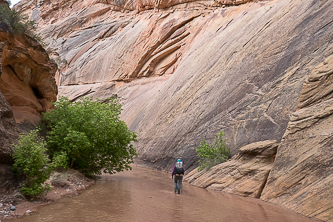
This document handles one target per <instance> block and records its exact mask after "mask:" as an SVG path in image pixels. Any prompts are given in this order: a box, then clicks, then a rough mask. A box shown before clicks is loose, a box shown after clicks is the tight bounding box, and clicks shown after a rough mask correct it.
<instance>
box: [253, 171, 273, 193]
mask: <svg viewBox="0 0 333 222" xmlns="http://www.w3.org/2000/svg"><path fill="white" fill-rule="evenodd" d="M270 172H271V171H268V172H267V174H266V175H265V179H264V180H263V182H262V183H261V184H260V186H259V189H258V192H257V193H256V195H255V198H258V199H259V198H260V197H261V194H262V191H263V190H264V188H265V186H266V184H267V179H268V176H269V173H270Z"/></svg>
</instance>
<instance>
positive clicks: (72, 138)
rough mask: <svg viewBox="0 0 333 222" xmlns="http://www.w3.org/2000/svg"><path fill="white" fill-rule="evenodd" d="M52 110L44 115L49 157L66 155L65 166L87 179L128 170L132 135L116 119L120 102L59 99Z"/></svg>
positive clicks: (117, 118)
mask: <svg viewBox="0 0 333 222" xmlns="http://www.w3.org/2000/svg"><path fill="white" fill-rule="evenodd" d="M55 106H56V109H55V110H52V111H50V112H47V113H44V115H43V118H42V120H43V121H44V122H45V124H46V126H47V128H48V131H47V133H46V138H47V146H48V150H49V154H50V156H51V158H52V159H53V160H54V159H55V158H57V156H59V155H60V154H61V155H64V153H65V154H66V157H67V165H68V166H70V167H71V168H75V169H78V170H80V171H81V172H83V173H85V174H86V175H88V176H90V175H93V174H101V171H102V169H103V172H105V173H110V174H113V173H115V172H120V171H123V170H127V169H131V167H130V165H129V164H131V163H133V157H134V156H135V155H136V150H135V148H134V147H133V145H132V144H131V143H132V142H134V141H137V140H136V134H135V133H134V132H131V131H130V130H129V129H128V127H127V125H126V124H125V122H124V121H121V120H120V119H119V115H120V113H121V105H120V103H119V102H118V101H117V100H116V99H114V98H111V99H109V100H108V102H106V103H103V102H101V101H100V100H97V101H93V100H92V99H90V98H84V99H82V101H78V102H75V103H73V102H71V101H70V100H68V98H65V97H62V98H61V99H60V100H59V101H58V102H56V103H55Z"/></svg>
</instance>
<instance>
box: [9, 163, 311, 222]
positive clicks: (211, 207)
mask: <svg viewBox="0 0 333 222" xmlns="http://www.w3.org/2000/svg"><path fill="white" fill-rule="evenodd" d="M10 221H28V222H29V221H34V222H35V221H57V222H58V221H70V222H74V221H80V222H81V221H120V222H122V221H124V222H125V221H126V222H127V221H135V222H141V221H142V222H147V221H190V222H192V221H193V222H196V221H209V222H211V221H228V222H238V221H239V222H243V221H246V222H251V221H255V222H258V221H260V222H262V221H269V222H275V221H276V222H284V221H285V222H289V221H290V222H297V221H302V222H306V221H312V220H310V219H307V218H304V217H301V216H299V215H297V214H294V213H291V212H289V211H286V210H284V209H281V208H279V207H276V206H274V205H271V204H268V203H265V202H262V201H260V200H257V199H252V198H242V197H239V196H234V195H230V194H222V193H217V192H214V191H207V190H204V189H200V188H197V187H193V186H190V185H188V184H186V183H184V184H183V192H182V194H180V195H178V194H174V192H173V181H172V179H171V178H170V176H169V174H166V173H163V172H159V171H155V170H149V169H145V168H139V167H135V168H134V170H133V171H129V172H123V173H119V174H115V175H103V176H102V178H101V180H99V181H98V182H97V183H96V185H94V186H92V187H91V188H90V189H88V190H86V191H84V192H82V194H81V195H79V196H77V197H75V198H68V197H65V198H63V199H61V200H60V201H59V202H57V203H53V204H50V205H47V206H45V207H42V208H41V209H40V210H39V212H37V213H36V214H34V215H31V216H24V217H22V218H19V219H15V220H10Z"/></svg>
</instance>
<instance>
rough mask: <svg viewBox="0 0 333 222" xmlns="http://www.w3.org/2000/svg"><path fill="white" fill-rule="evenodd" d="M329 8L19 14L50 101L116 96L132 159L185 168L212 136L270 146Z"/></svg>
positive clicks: (60, 9)
mask: <svg viewBox="0 0 333 222" xmlns="http://www.w3.org/2000/svg"><path fill="white" fill-rule="evenodd" d="M29 4H30V5H29ZM87 4H88V5H89V7H86V5H87ZM331 4H332V3H331V2H329V1H328V2H325V3H319V2H318V1H314V0H306V1H290V0H280V1H259V2H250V3H247V4H242V5H239V6H233V7H227V8H221V7H220V8H219V7H210V6H207V7H205V8H203V7H202V5H200V4H198V2H191V3H186V4H178V5H175V6H172V7H169V8H166V9H163V10H157V9H154V10H145V11H141V12H139V13H137V11H126V10H125V11H115V10H114V9H113V8H112V7H113V5H112V3H111V2H108V1H96V2H92V1H84V4H81V3H80V4H79V2H77V1H61V0H58V1H48V2H44V3H42V2H41V3H40V4H37V5H34V4H32V3H31V2H30V1H22V2H21V3H20V5H19V6H23V5H25V6H26V7H25V8H23V11H25V12H26V13H29V12H36V13H35V14H39V13H45V16H40V17H39V18H38V22H39V23H38V24H39V31H40V33H41V35H42V36H44V38H45V42H46V43H47V45H48V47H49V48H50V49H53V50H55V51H56V53H54V55H53V56H54V59H55V60H56V61H57V62H58V64H59V67H60V68H59V72H58V73H57V75H56V78H57V82H58V84H59V85H60V86H59V92H60V93H59V94H60V95H64V96H68V97H70V98H71V99H73V100H75V99H77V98H78V97H80V96H93V97H101V99H105V98H107V97H110V96H111V95H117V96H118V98H119V100H120V101H121V102H122V103H123V108H124V111H123V116H122V118H123V119H124V120H125V121H126V122H127V123H128V125H129V126H130V128H131V130H134V131H136V132H138V135H139V143H138V144H137V148H138V151H139V154H140V159H142V160H144V161H146V164H147V163H148V164H149V163H151V164H152V165H154V166H155V167H157V168H163V169H168V168H169V167H170V166H172V163H173V162H174V159H175V158H177V157H182V159H184V161H185V163H186V166H187V167H190V168H194V167H195V166H196V163H197V159H198V157H197V155H196V154H195V151H194V150H195V148H196V147H197V146H198V145H199V143H200V141H201V140H202V139H206V140H208V141H211V140H213V139H214V138H213V137H214V135H216V133H217V132H218V131H221V130H222V131H224V132H225V134H226V138H227V142H228V145H229V147H230V150H231V154H232V155H234V154H236V153H237V151H238V149H239V148H240V147H242V146H245V145H247V144H250V143H254V142H258V141H264V140H281V138H282V135H283V134H284V132H285V129H286V127H287V124H288V122H289V118H290V114H291V113H293V112H294V111H295V110H296V109H297V103H298V99H299V96H300V92H301V90H302V84H303V82H304V80H305V79H306V78H307V76H308V75H309V74H310V70H312V69H313V68H314V67H315V66H316V65H317V64H318V63H319V62H322V61H323V59H324V58H325V57H327V55H328V54H329V53H330V50H331V49H332V44H331V43H330V42H331V38H332V37H331V35H330V31H329V30H331V29H332V26H331V23H330V21H331V18H332V16H331V13H330V11H329V8H330V7H331V6H332V5H331ZM55 5H57V6H55ZM199 5H200V6H199ZM52 7H53V8H52ZM51 9H52V10H51ZM37 12H38V13H37ZM48 12H49V13H48ZM47 13H48V14H47ZM314 15H315V16H314ZM318 27H322V28H320V29H318ZM171 74H172V75H171ZM94 85H95V86H94ZM103 85H104V86H103ZM97 95H98V96H97Z"/></svg>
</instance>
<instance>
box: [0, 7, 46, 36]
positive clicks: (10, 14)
mask: <svg viewBox="0 0 333 222" xmlns="http://www.w3.org/2000/svg"><path fill="white" fill-rule="evenodd" d="M7 2H8V1H7ZM9 4H10V2H9ZM34 24H35V23H34V21H31V20H30V19H29V17H28V16H27V15H22V14H21V13H19V12H17V11H16V10H15V9H10V8H9V7H7V6H5V5H0V27H5V29H7V31H9V32H11V33H14V34H21V33H25V34H27V35H29V36H31V37H32V38H35V39H37V40H38V41H40V40H41V38H40V36H39V35H37V34H35V33H34V29H35V28H34ZM5 31H6V30H5Z"/></svg>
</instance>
